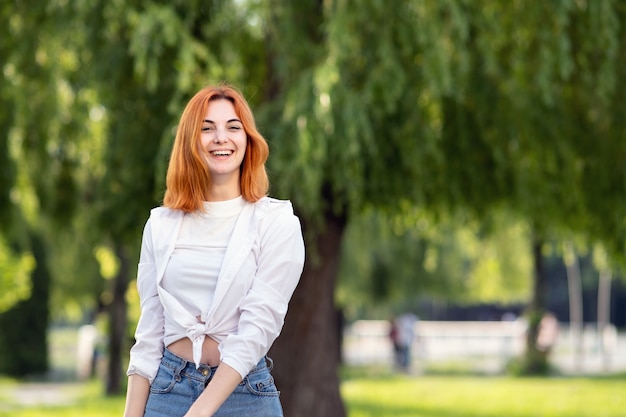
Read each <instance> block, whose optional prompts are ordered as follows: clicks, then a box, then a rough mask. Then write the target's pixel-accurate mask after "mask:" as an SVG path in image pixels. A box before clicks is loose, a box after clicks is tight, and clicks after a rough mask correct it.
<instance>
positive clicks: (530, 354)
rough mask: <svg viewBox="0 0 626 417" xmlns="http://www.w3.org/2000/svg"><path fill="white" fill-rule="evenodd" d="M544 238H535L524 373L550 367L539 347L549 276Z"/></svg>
mask: <svg viewBox="0 0 626 417" xmlns="http://www.w3.org/2000/svg"><path fill="white" fill-rule="evenodd" d="M542 246H543V240H542V239H540V238H537V237H534V238H533V243H532V252H533V260H534V276H533V294H532V300H531V302H530V305H529V306H528V309H527V311H526V316H527V319H528V330H527V333H526V353H525V358H524V363H523V366H522V373H524V374H527V375H538V374H544V373H546V372H547V369H548V359H547V355H545V354H544V352H542V351H540V350H539V349H538V347H537V339H538V337H539V325H540V323H541V319H542V317H543V315H544V313H545V305H546V289H547V277H546V275H545V272H544V268H543V254H542V252H541V247H542Z"/></svg>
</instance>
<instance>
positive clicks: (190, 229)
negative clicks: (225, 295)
mask: <svg viewBox="0 0 626 417" xmlns="http://www.w3.org/2000/svg"><path fill="white" fill-rule="evenodd" d="M244 204H245V201H244V199H243V197H241V196H240V197H237V198H235V199H233V200H227V201H219V202H204V209H205V212H199V211H198V212H194V213H189V214H186V215H185V217H184V218H183V222H182V225H181V228H180V231H179V234H178V238H177V240H176V244H175V247H174V252H173V253H172V256H171V257H170V259H169V261H168V263H167V267H166V268H165V273H164V275H163V281H162V285H163V288H164V289H165V290H166V291H167V292H169V293H170V294H171V295H172V296H174V297H175V298H176V299H177V300H178V301H179V302H180V304H181V305H182V306H183V307H184V308H185V309H186V310H187V311H188V312H189V313H191V314H192V315H193V316H195V317H198V319H200V317H201V316H202V315H204V314H205V313H206V312H207V311H208V309H209V307H210V306H211V302H212V300H213V294H214V292H215V287H216V286H217V277H218V275H219V272H220V268H221V266H222V261H223V259H224V254H225V253H226V248H227V247H228V242H229V240H230V237H231V234H232V232H233V229H234V227H235V223H236V221H237V217H238V216H239V213H241V209H242V208H243V206H244ZM185 336H186V330H185V329H184V328H183V327H180V326H179V325H177V324H176V323H175V322H174V321H173V320H171V318H169V317H168V316H167V314H166V315H165V338H164V343H165V346H168V345H170V344H171V343H173V342H175V341H177V340H179V339H181V338H183V337H185Z"/></svg>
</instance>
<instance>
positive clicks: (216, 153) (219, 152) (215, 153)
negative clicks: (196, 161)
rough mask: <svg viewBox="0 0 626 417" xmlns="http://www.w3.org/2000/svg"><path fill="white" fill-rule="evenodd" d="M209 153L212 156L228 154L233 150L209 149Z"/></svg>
mask: <svg viewBox="0 0 626 417" xmlns="http://www.w3.org/2000/svg"><path fill="white" fill-rule="evenodd" d="M210 153H211V155H213V156H230V155H232V154H233V151H229V150H217V151H211V152H210Z"/></svg>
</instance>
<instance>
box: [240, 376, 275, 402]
mask: <svg viewBox="0 0 626 417" xmlns="http://www.w3.org/2000/svg"><path fill="white" fill-rule="evenodd" d="M242 385H244V386H245V387H246V388H247V390H248V391H249V392H250V393H252V394H255V395H260V396H269V397H277V396H278V395H280V392H279V391H278V389H277V388H276V384H274V378H273V377H272V375H271V374H270V373H269V371H267V370H263V371H260V372H253V373H251V374H248V376H246V377H245V378H244V379H243V381H242Z"/></svg>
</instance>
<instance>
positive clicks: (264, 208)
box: [254, 197, 295, 218]
mask: <svg viewBox="0 0 626 417" xmlns="http://www.w3.org/2000/svg"><path fill="white" fill-rule="evenodd" d="M254 205H255V211H256V212H257V215H258V216H259V217H261V218H266V217H270V218H277V217H295V214H294V212H293V205H292V204H291V201H289V200H279V199H277V198H273V197H263V198H262V199H260V200H259V201H257V202H256V203H254Z"/></svg>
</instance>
